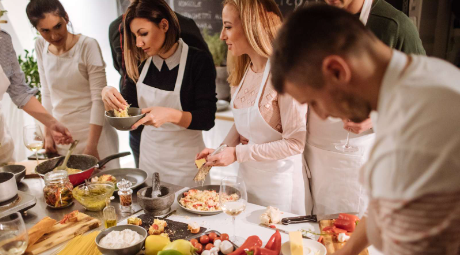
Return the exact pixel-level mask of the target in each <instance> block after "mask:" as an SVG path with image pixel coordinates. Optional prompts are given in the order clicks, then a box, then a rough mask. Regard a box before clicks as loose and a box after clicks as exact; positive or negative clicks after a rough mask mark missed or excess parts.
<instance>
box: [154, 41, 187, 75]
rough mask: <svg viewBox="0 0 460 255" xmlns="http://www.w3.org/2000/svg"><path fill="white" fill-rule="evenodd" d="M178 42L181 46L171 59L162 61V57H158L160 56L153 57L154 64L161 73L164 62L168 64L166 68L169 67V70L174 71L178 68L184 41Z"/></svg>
mask: <svg viewBox="0 0 460 255" xmlns="http://www.w3.org/2000/svg"><path fill="white" fill-rule="evenodd" d="M178 42H179V45H178V46H177V49H176V51H175V52H174V54H172V55H171V56H170V57H169V58H167V59H162V58H161V57H160V56H158V54H157V55H154V56H153V57H152V62H153V64H154V65H155V67H156V68H157V69H158V70H159V71H161V67H162V66H163V62H166V66H168V69H169V70H172V69H174V68H175V67H176V66H178V65H179V63H180V57H181V53H182V48H183V47H182V40H179V41H178Z"/></svg>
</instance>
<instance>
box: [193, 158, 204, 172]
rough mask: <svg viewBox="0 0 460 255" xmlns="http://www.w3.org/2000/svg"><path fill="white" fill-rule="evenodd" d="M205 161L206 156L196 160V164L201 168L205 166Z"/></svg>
mask: <svg viewBox="0 0 460 255" xmlns="http://www.w3.org/2000/svg"><path fill="white" fill-rule="evenodd" d="M205 163H206V159H205V158H202V159H197V160H195V165H196V168H198V169H200V167H201V166H203V165H204V164H205Z"/></svg>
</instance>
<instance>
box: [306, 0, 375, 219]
mask: <svg viewBox="0 0 460 255" xmlns="http://www.w3.org/2000/svg"><path fill="white" fill-rule="evenodd" d="M371 7H372V0H365V1H364V5H363V8H362V10H361V15H360V17H359V18H360V20H361V22H363V23H364V25H365V24H366V23H367V20H368V18H369V14H370V11H371ZM346 137H347V131H346V130H345V129H344V128H343V122H342V120H341V119H339V118H331V117H330V118H328V119H326V120H322V119H321V118H320V117H319V116H318V115H317V114H316V113H315V112H314V111H311V110H310V109H309V111H308V114H307V143H306V145H305V150H304V157H305V161H306V164H305V165H304V166H305V171H307V175H308V178H310V182H311V189H312V196H313V200H314V208H313V214H317V215H325V214H335V213H342V212H356V213H359V215H360V216H361V215H362V214H363V213H364V212H365V210H366V208H367V204H368V199H367V195H366V192H365V190H364V187H362V185H360V183H359V169H360V168H361V166H362V165H363V164H364V163H365V162H366V160H367V158H368V154H369V151H370V149H371V147H372V144H373V143H374V139H375V134H374V133H372V131H366V132H364V133H363V134H360V135H354V134H353V133H350V145H352V146H356V147H358V148H359V151H358V152H352V153H349V152H341V151H338V150H337V149H335V144H334V143H345V142H346Z"/></svg>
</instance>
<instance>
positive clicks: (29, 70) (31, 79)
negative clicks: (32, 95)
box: [18, 50, 42, 102]
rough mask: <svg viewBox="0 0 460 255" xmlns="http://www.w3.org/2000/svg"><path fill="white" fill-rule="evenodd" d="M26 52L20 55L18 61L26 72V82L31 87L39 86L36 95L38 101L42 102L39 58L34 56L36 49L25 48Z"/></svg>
mask: <svg viewBox="0 0 460 255" xmlns="http://www.w3.org/2000/svg"><path fill="white" fill-rule="evenodd" d="M24 51H25V52H26V54H25V56H24V57H22V56H19V57H18V62H19V65H20V66H21V69H22V71H23V72H24V75H25V77H26V82H27V84H29V87H31V88H37V89H38V93H37V95H36V97H37V99H38V101H40V102H41V100H42V98H41V93H40V88H41V84H40V75H39V73H38V64H37V60H36V59H35V57H34V50H32V52H29V51H28V50H24Z"/></svg>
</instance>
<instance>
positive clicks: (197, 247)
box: [194, 243, 203, 254]
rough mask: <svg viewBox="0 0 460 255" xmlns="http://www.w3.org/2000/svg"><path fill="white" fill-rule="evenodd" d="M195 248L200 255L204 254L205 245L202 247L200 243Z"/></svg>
mask: <svg viewBox="0 0 460 255" xmlns="http://www.w3.org/2000/svg"><path fill="white" fill-rule="evenodd" d="M194 247H195V248H196V252H197V253H198V254H201V253H202V252H203V245H201V244H200V243H196V244H195V245H194Z"/></svg>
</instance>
